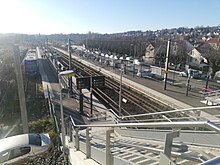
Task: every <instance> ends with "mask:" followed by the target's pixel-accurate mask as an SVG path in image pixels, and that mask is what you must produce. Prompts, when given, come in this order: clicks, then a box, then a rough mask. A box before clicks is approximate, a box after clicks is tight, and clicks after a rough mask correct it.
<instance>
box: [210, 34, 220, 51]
mask: <svg viewBox="0 0 220 165" xmlns="http://www.w3.org/2000/svg"><path fill="white" fill-rule="evenodd" d="M207 42H208V43H209V44H210V45H211V46H212V47H213V48H214V49H216V50H218V49H220V37H219V38H211V39H209V40H208V41H207Z"/></svg>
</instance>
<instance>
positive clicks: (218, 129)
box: [69, 116, 220, 165]
mask: <svg viewBox="0 0 220 165" xmlns="http://www.w3.org/2000/svg"><path fill="white" fill-rule="evenodd" d="M70 123H71V127H70V131H69V132H70V133H72V136H73V137H72V138H71V139H75V143H74V145H75V148H76V150H80V135H79V130H80V129H82V130H84V129H86V138H85V142H86V147H85V148H86V150H85V151H86V152H85V154H86V157H87V158H91V155H92V153H91V151H92V150H91V140H92V136H91V130H92V128H100V127H103V128H109V129H107V130H106V129H105V130H106V139H105V143H106V144H105V149H106V150H105V151H106V152H105V164H107V165H109V164H112V161H113V155H112V154H111V148H112V147H113V143H112V141H113V137H112V136H111V134H112V133H114V128H120V127H129V128H136V127H137V128H161V129H162V128H171V130H170V132H169V133H167V134H171V133H173V132H176V131H172V130H181V128H198V127H199V128H200V127H201V128H205V129H208V130H210V131H213V132H214V133H216V134H220V126H219V125H216V124H215V123H213V122H211V121H178V122H148V123H118V124H94V125H76V124H75V122H74V120H73V118H72V117H71V116H70ZM73 132H74V133H73ZM178 132H179V133H181V132H180V131H178ZM166 138H171V141H172V139H173V138H175V137H169V136H167V137H166ZM165 141H169V140H167V139H165ZM169 145H170V144H169ZM171 146H173V145H172V144H171ZM136 147H140V146H138V145H137V146H136ZM167 147H168V146H167V144H166V143H165V148H166V149H167ZM152 150H154V149H153V148H152ZM155 152H157V149H156V148H155ZM160 152H161V150H160ZM167 153H168V154H167ZM164 154H165V155H166V154H167V155H173V156H176V157H181V158H186V159H188V160H193V161H197V162H204V161H205V160H202V158H201V156H195V155H194V156H193V155H190V154H184V153H181V154H180V153H175V152H171V150H169V151H168V152H167V151H166V152H165V150H164ZM168 157H169V156H168Z"/></svg>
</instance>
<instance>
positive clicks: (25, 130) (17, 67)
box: [13, 46, 29, 133]
mask: <svg viewBox="0 0 220 165" xmlns="http://www.w3.org/2000/svg"><path fill="white" fill-rule="evenodd" d="M13 54H14V60H15V73H16V79H17V88H18V97H19V103H20V109H21V121H22V127H23V133H29V129H28V121H27V109H26V102H25V94H24V82H23V75H22V71H21V61H20V54H19V49H18V47H17V46H13Z"/></svg>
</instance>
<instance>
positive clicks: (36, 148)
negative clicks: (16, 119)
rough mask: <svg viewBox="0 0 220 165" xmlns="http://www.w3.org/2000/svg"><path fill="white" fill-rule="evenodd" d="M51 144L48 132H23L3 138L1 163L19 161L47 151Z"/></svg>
mask: <svg viewBox="0 0 220 165" xmlns="http://www.w3.org/2000/svg"><path fill="white" fill-rule="evenodd" d="M51 144H52V143H51V139H50V137H49V135H48V134H21V135H16V136H11V137H7V138H4V139H1V140H0V164H10V163H18V162H20V161H23V160H24V159H25V158H28V157H29V156H34V155H37V154H40V153H43V152H45V151H47V150H48V149H49V148H50V147H51ZM18 164H19V163H18Z"/></svg>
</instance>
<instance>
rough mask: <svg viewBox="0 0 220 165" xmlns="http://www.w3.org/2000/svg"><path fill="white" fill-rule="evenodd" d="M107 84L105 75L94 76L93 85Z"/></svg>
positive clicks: (101, 85)
mask: <svg viewBox="0 0 220 165" xmlns="http://www.w3.org/2000/svg"><path fill="white" fill-rule="evenodd" d="M103 86H105V76H93V77H92V87H103Z"/></svg>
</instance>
